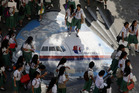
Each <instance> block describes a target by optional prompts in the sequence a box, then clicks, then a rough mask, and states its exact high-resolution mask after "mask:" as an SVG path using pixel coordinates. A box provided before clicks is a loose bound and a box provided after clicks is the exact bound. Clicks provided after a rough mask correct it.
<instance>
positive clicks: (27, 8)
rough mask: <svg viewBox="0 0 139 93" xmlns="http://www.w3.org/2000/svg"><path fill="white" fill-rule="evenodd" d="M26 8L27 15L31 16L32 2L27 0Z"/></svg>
mask: <svg viewBox="0 0 139 93" xmlns="http://www.w3.org/2000/svg"><path fill="white" fill-rule="evenodd" d="M25 3H26V6H25V10H26V15H31V6H30V1H29V0H26V2H25Z"/></svg>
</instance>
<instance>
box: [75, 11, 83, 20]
mask: <svg viewBox="0 0 139 93" xmlns="http://www.w3.org/2000/svg"><path fill="white" fill-rule="evenodd" d="M75 12H76V10H75ZM81 14H82V15H83V9H80V11H77V12H76V15H75V18H76V19H81Z"/></svg>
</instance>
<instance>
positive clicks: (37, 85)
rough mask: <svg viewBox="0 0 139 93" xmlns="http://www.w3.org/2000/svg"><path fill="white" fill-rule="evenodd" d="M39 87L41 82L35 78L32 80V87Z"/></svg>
mask: <svg viewBox="0 0 139 93" xmlns="http://www.w3.org/2000/svg"><path fill="white" fill-rule="evenodd" d="M40 85H41V80H40V78H38V79H37V78H35V79H33V81H32V86H34V88H39V87H40Z"/></svg>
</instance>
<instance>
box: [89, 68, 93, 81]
mask: <svg viewBox="0 0 139 93" xmlns="http://www.w3.org/2000/svg"><path fill="white" fill-rule="evenodd" d="M90 76H94V74H93V69H91V68H88V77H89V78H90V79H91V77H90Z"/></svg>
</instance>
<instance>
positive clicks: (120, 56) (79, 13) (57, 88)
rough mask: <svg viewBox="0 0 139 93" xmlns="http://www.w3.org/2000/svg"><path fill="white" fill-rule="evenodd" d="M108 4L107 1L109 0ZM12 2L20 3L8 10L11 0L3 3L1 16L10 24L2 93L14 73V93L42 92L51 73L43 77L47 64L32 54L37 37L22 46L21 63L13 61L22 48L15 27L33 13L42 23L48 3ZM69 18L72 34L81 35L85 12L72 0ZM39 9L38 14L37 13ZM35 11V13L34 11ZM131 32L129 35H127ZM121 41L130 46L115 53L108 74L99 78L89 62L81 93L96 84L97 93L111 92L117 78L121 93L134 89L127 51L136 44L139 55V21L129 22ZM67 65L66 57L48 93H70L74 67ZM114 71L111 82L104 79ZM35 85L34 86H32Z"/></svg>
mask: <svg viewBox="0 0 139 93" xmlns="http://www.w3.org/2000/svg"><path fill="white" fill-rule="evenodd" d="M105 1H106V0H105ZM10 2H17V7H10V8H9V7H8V5H7V4H8V0H2V1H1V9H2V11H1V13H0V16H1V17H2V21H3V22H6V24H7V26H8V28H9V32H8V34H7V35H6V36H5V37H3V35H2V29H0V50H1V51H0V62H1V63H0V90H2V91H5V90H6V89H5V88H4V82H6V81H5V80H6V78H7V75H6V73H5V72H6V71H9V72H10V73H11V76H12V77H11V78H12V85H13V91H14V93H19V92H20V91H21V90H22V86H24V88H25V89H28V90H29V91H30V92H31V93H41V79H42V78H44V77H45V76H46V75H47V72H45V73H43V74H42V71H45V70H46V67H45V65H43V64H42V63H41V62H40V61H39V56H38V55H37V54H34V55H32V53H33V52H35V48H34V45H33V43H32V41H33V37H31V36H29V37H28V38H27V40H26V41H25V42H24V44H23V45H22V47H21V51H22V55H21V56H20V57H19V58H18V60H17V62H12V59H13V53H14V52H15V51H16V47H17V46H18V44H17V41H16V34H15V32H16V30H15V27H16V26H17V25H18V23H19V25H20V26H22V23H23V19H24V18H25V17H27V19H28V20H31V16H32V14H34V13H35V14H37V15H39V21H41V20H42V14H43V13H44V11H45V7H44V5H45V3H47V2H44V1H43V0H30V1H28V0H25V1H24V0H21V2H18V1H16V0H15V1H14V0H10ZM66 3H67V7H66V15H65V22H66V25H67V27H68V32H69V35H71V32H72V29H73V28H74V27H75V31H76V32H77V33H76V36H77V37H79V36H78V33H79V30H80V28H81V24H82V23H83V22H84V18H83V10H82V8H81V5H80V4H78V5H77V9H76V6H75V2H73V1H72V0H68V1H66ZM34 10H35V11H34ZM33 11H34V12H33ZM127 33H129V36H127ZM119 36H120V40H122V42H124V41H128V45H127V46H124V45H119V47H118V49H117V50H115V51H114V53H113V54H112V56H111V58H112V64H111V66H110V68H109V70H108V71H105V70H101V71H100V72H99V73H98V75H97V76H96V77H95V76H94V74H93V67H94V66H95V64H94V62H93V61H92V62H90V63H89V68H88V70H87V71H86V72H85V73H84V79H85V84H84V87H83V89H82V90H81V92H85V91H86V92H90V90H91V86H92V83H94V84H95V88H94V90H93V93H107V91H108V89H110V88H111V80H112V79H113V78H116V79H117V85H118V87H119V91H121V92H123V93H128V91H129V90H131V88H130V89H129V88H128V85H131V84H132V85H134V81H133V74H132V71H131V70H132V69H131V66H130V65H131V62H130V60H129V59H128V58H127V52H126V51H125V48H126V47H128V48H129V50H130V49H131V46H130V45H131V44H132V43H134V44H135V52H138V47H137V44H138V39H137V37H138V28H137V21H136V20H135V21H133V23H132V24H131V26H130V27H129V23H128V22H125V24H124V27H123V28H122V30H121V32H120V34H119ZM66 62H67V59H66V58H64V57H63V58H62V59H61V60H60V62H59V64H58V66H57V68H56V69H55V70H56V75H55V77H53V78H52V79H51V81H50V83H49V85H48V87H46V88H47V93H66V83H67V82H68V81H69V77H68V75H66V74H65V69H66V68H67V69H70V67H68V66H65V63H66ZM27 66H29V68H30V69H29V72H27V71H26V67H27ZM111 71H112V75H110V77H109V78H107V80H106V81H105V80H104V78H103V77H104V76H105V74H106V73H107V72H108V73H110V72H111ZM27 74H29V78H30V80H29V81H28V82H26V83H21V81H20V80H21V78H22V77H23V76H25V75H27ZM29 85H31V87H30V86H29Z"/></svg>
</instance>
